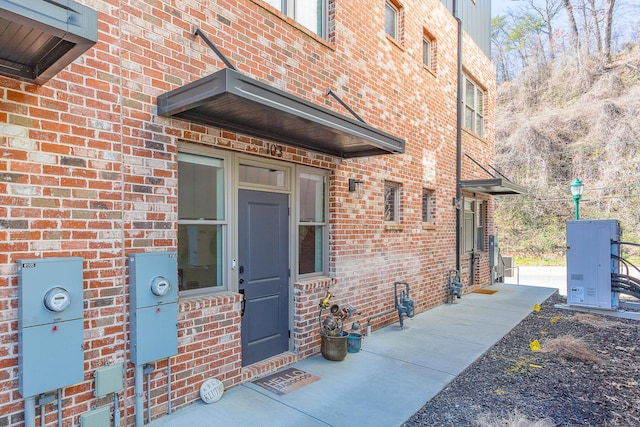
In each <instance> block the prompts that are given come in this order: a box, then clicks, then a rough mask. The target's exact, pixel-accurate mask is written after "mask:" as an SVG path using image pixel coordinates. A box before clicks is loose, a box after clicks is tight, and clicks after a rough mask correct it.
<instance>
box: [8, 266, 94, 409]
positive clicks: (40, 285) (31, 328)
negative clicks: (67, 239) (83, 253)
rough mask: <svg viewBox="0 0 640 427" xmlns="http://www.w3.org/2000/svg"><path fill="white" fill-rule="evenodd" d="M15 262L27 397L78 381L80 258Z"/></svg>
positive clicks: (21, 364)
mask: <svg viewBox="0 0 640 427" xmlns="http://www.w3.org/2000/svg"><path fill="white" fill-rule="evenodd" d="M17 263H18V370H19V372H18V378H19V390H20V393H21V394H22V396H23V397H30V396H35V395H37V394H40V393H45V392H47V391H51V390H55V389H58V388H63V387H66V386H69V385H72V384H77V383H80V382H82V381H83V380H84V349H83V344H84V302H83V298H82V292H83V287H82V258H72V257H69V258H41V259H22V260H18V261H17Z"/></svg>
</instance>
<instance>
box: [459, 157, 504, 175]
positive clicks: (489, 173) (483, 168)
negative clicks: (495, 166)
mask: <svg viewBox="0 0 640 427" xmlns="http://www.w3.org/2000/svg"><path fill="white" fill-rule="evenodd" d="M464 155H465V157H467V158H468V159H469V160H471V161H472V162H473V163H475V164H476V166H478V167H479V168H480V169H482V170H483V171H485V172H486V173H487V174H488V175H489V176H490V177H491V178H497V176H495V175H494V174H492V173H491V172H489V171H488V170H487V169H486V168H485V167H484V166H482V165H481V164H480V163H478V162H477V161H476V159H474V158H473V157H471V156H470V155H468V154H467V153H464Z"/></svg>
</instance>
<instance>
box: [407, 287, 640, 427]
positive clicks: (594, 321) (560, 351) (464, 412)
mask: <svg viewBox="0 0 640 427" xmlns="http://www.w3.org/2000/svg"><path fill="white" fill-rule="evenodd" d="M563 303H566V298H565V297H562V296H560V295H559V294H558V293H556V294H554V295H553V296H551V297H550V298H549V299H548V300H547V301H545V302H544V303H543V304H542V305H541V308H540V311H537V312H536V311H532V313H531V314H530V315H529V316H528V317H527V318H525V319H524V320H523V321H522V322H521V323H520V324H519V325H517V326H516V327H515V328H514V329H513V330H512V331H511V332H510V333H509V334H507V335H506V336H505V337H504V338H502V340H500V341H499V342H498V343H496V345H494V346H493V347H492V348H491V349H489V350H488V351H487V352H486V353H485V354H484V355H483V356H482V357H480V358H479V359H478V360H477V361H476V362H474V363H473V364H472V365H471V366H469V367H468V368H467V369H466V370H465V371H464V372H462V373H461V374H460V375H459V376H458V377H456V378H455V379H454V380H453V381H452V382H451V383H450V384H449V385H448V386H447V387H446V388H445V389H443V390H442V391H441V392H440V393H439V394H438V395H436V396H435V397H434V398H433V399H431V400H430V401H429V402H427V403H426V404H425V406H424V407H423V408H422V409H420V411H418V412H417V413H416V414H415V415H413V416H412V417H411V418H410V419H409V420H407V421H406V423H405V424H404V426H405V427H414V426H491V425H493V426H498V425H500V426H516V425H517V426H526V425H536V426H543V425H544V426H610V427H623V426H624V427H631V426H640V386H639V383H640V321H638V320H629V319H621V318H618V317H613V316H604V315H600V314H585V313H579V312H576V311H572V310H566V309H559V308H556V307H555V304H563ZM535 340H537V342H538V343H539V344H540V346H539V347H540V349H539V350H538V349H537V348H536V345H535V342H534V341H535ZM532 343H533V344H532ZM487 418H489V419H491V420H492V421H491V422H487V421H486V420H487ZM508 418H512V419H513V420H511V421H510V422H505V420H506V419H508ZM515 419H519V420H515ZM514 420H515V421H514ZM518 422H520V423H518ZM528 422H531V423H528ZM534 423H535V424H534Z"/></svg>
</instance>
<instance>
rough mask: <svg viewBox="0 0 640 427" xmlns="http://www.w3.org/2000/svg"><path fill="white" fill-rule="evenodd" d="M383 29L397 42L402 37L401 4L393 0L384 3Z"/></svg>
mask: <svg viewBox="0 0 640 427" xmlns="http://www.w3.org/2000/svg"><path fill="white" fill-rule="evenodd" d="M384 30H385V32H386V33H387V34H388V35H389V36H390V37H392V38H393V39H394V40H396V41H397V42H400V41H401V39H402V6H401V5H400V3H397V2H396V1H394V0H386V1H385V3H384Z"/></svg>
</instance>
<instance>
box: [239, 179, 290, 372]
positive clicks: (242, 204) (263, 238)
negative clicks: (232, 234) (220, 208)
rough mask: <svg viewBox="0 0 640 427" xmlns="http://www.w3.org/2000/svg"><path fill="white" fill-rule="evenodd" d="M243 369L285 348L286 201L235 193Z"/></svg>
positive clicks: (257, 193)
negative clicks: (236, 196)
mask: <svg viewBox="0 0 640 427" xmlns="http://www.w3.org/2000/svg"><path fill="white" fill-rule="evenodd" d="M238 281H239V285H238V289H239V291H240V293H242V294H243V315H242V331H241V336H242V365H243V366H247V365H251V364H253V363H256V362H259V361H261V360H264V359H266V358H269V357H271V356H275V355H277V354H280V353H283V352H285V351H287V350H288V349H289V196H288V195H287V194H279V193H269V192H262V191H253V190H239V191H238Z"/></svg>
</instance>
